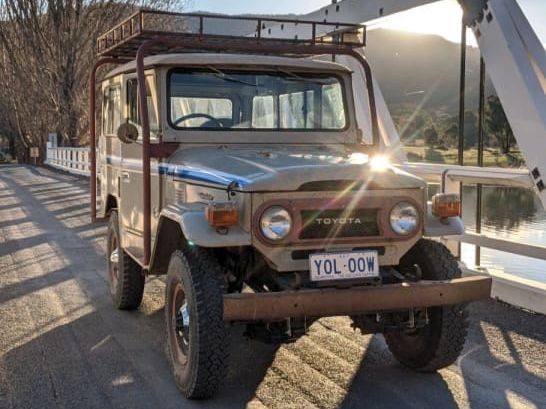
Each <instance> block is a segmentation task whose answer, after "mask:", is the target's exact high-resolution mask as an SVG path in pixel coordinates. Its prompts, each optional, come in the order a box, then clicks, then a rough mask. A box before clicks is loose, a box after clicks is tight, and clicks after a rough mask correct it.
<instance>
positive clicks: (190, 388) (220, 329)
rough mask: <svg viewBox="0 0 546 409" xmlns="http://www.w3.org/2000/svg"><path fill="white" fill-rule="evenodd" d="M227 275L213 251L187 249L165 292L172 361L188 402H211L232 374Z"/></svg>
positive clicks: (175, 262) (176, 260) (175, 259)
mask: <svg viewBox="0 0 546 409" xmlns="http://www.w3.org/2000/svg"><path fill="white" fill-rule="evenodd" d="M223 295H224V274H223V269H222V267H221V266H220V264H219V263H218V261H217V259H216V257H215V255H214V254H213V253H212V251H210V250H208V249H204V248H199V247H196V246H185V247H184V248H183V249H182V250H176V251H174V252H173V254H172V256H171V260H170V262H169V267H168V270H167V282H166V288H165V321H166V329H167V346H168V358H169V361H170V364H171V369H172V372H173V376H174V379H175V381H176V384H177V386H178V387H179V388H180V390H182V392H183V393H184V395H185V396H186V397H187V398H189V399H204V398H209V397H211V396H212V395H213V394H214V393H215V392H216V391H217V389H218V387H219V385H220V384H221V382H222V381H223V379H224V378H225V376H226V372H227V365H226V363H227V358H228V346H229V334H228V329H227V326H226V324H225V323H224V321H223V313H224V300H223Z"/></svg>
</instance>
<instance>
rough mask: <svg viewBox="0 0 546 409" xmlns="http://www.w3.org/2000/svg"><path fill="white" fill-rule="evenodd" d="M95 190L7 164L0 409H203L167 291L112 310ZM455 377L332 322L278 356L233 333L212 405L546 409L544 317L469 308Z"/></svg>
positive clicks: (154, 287) (1, 225)
mask: <svg viewBox="0 0 546 409" xmlns="http://www.w3.org/2000/svg"><path fill="white" fill-rule="evenodd" d="M87 187H88V186H87V180H84V179H79V178H78V177H75V176H69V175H66V174H62V173H57V172H54V171H51V170H47V169H44V168H31V167H23V166H13V165H3V166H0V408H11V407H43V408H46V407H78V408H87V407H90V408H91V407H104V408H114V407H115V408H118V407H131V408H139V407H142V408H150V407H154V408H171V407H172V408H175V407H176V408H179V407H193V406H194V405H195V404H194V403H192V402H187V401H185V400H184V399H183V398H182V396H181V395H180V394H179V392H178V390H177V389H176V387H175V385H174V383H173V381H172V380H171V375H170V372H169V368H168V365H167V361H166V359H165V354H164V350H165V343H164V339H163V331H164V329H163V283H162V281H161V280H159V279H151V280H150V281H149V282H148V283H147V289H146V293H145V296H144V302H143V306H142V307H141V309H140V310H139V311H137V312H132V313H127V312H119V311H115V310H113V308H112V307H111V303H110V298H109V291H108V285H107V281H106V272H105V262H104V255H103V251H104V250H103V246H104V232H105V226H104V225H99V226H94V225H90V224H89V217H88V207H89V206H88V197H87ZM471 313H472V324H471V329H470V334H469V338H468V342H467V345H466V347H465V351H464V353H463V355H462V357H461V359H460V360H459V361H458V363H457V365H453V366H451V367H450V368H447V369H445V370H442V371H440V372H439V373H438V374H427V375H421V374H419V375H417V374H414V373H413V372H411V371H409V370H407V369H405V368H403V367H402V366H400V365H399V364H397V363H396V362H395V361H394V359H393V358H392V357H391V356H390V354H389V352H388V350H387V349H386V346H385V343H384V342H383V339H382V337H381V336H361V335H359V334H357V333H354V332H353V331H352V330H351V329H350V328H349V325H348V320H347V319H346V318H334V319H323V320H321V321H319V322H317V323H315V324H314V325H313V326H312V327H311V330H310V332H309V335H308V336H305V337H303V338H302V339H300V340H299V341H297V342H296V343H294V344H291V345H287V346H282V347H280V348H274V347H272V346H268V345H263V344H260V343H256V342H253V341H248V340H246V339H245V338H243V336H242V333H241V330H240V329H238V328H235V329H234V330H233V340H232V345H233V347H232V357H231V362H230V365H231V370H230V372H229V376H228V379H227V381H226V382H225V385H224V387H223V388H222V390H221V391H220V394H219V395H218V397H217V398H216V399H214V400H212V401H210V402H207V404H206V405H205V406H206V407H217V408H225V407H234V408H235V407H244V405H245V404H247V403H248V405H249V407H256V408H263V407H270V408H283V407H286V405H287V403H288V402H291V403H293V407H298V408H299V407H311V408H313V407H320V408H334V407H343V408H362V407H381V408H401V407H411V408H454V407H474V408H508V407H512V408H513V407H518V408H527V407H528V408H531V407H545V406H546V398H545V395H544V390H546V361H545V358H544V354H545V352H546V348H545V342H546V317H545V316H543V315H534V314H528V313H525V312H522V311H519V310H517V309H514V308H511V307H506V306H503V305H501V304H498V303H496V302H494V301H488V302H483V303H476V304H473V305H472V306H471Z"/></svg>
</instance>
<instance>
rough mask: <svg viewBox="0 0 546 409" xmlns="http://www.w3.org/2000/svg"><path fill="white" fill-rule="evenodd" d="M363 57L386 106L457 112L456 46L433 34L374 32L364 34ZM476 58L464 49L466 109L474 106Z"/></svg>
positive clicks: (477, 67) (476, 83)
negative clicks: (376, 80)
mask: <svg viewBox="0 0 546 409" xmlns="http://www.w3.org/2000/svg"><path fill="white" fill-rule="evenodd" d="M366 55H367V56H368V59H369V61H370V64H371V65H372V68H373V71H374V74H375V76H376V78H377V79H378V81H379V84H380V86H381V90H382V92H383V94H384V96H385V99H386V101H387V103H388V104H389V105H390V106H395V105H399V104H410V105H414V104H420V103H423V108H424V109H434V110H441V111H444V112H446V113H449V114H454V113H456V112H457V111H458V106H459V105H458V104H459V70H460V68H459V64H460V60H459V58H460V45H459V44H455V43H452V42H449V41H447V40H444V39H443V38H442V37H438V36H434V35H422V34H413V33H407V32H402V31H395V30H384V29H376V30H373V31H369V32H368V45H367V48H366ZM479 58H480V57H479V51H478V50H477V49H476V48H473V47H468V48H467V66H466V75H467V77H466V81H467V89H466V92H467V107H468V108H470V109H472V108H475V107H477V104H478V84H479ZM488 92H491V87H490V85H488Z"/></svg>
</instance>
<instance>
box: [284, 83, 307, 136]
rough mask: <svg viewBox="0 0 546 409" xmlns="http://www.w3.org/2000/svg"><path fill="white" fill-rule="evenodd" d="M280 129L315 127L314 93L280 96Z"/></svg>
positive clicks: (305, 92) (295, 93)
mask: <svg viewBox="0 0 546 409" xmlns="http://www.w3.org/2000/svg"><path fill="white" fill-rule="evenodd" d="M279 113H280V128H287V129H308V128H314V127H315V109H314V91H312V90H309V91H304V92H294V93H291V94H281V95H279Z"/></svg>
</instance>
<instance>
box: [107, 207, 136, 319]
mask: <svg viewBox="0 0 546 409" xmlns="http://www.w3.org/2000/svg"><path fill="white" fill-rule="evenodd" d="M107 237H108V238H107V245H106V249H107V253H106V259H107V263H108V275H109V282H110V294H111V295H112V301H113V303H114V307H116V308H117V309H118V310H135V309H137V308H138V307H139V306H140V303H141V302H142V295H143V294H144V282H145V277H144V274H142V269H141V268H140V266H139V265H138V264H137V263H136V262H135V261H134V260H133V259H132V258H131V257H129V255H128V254H127V253H126V252H125V251H123V249H122V248H121V247H120V245H119V244H120V240H119V238H120V236H119V218H118V212H117V211H115V210H114V211H112V212H111V213H110V222H109V224H108V236H107ZM114 251H117V254H115V255H114ZM116 260H117V261H116Z"/></svg>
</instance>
